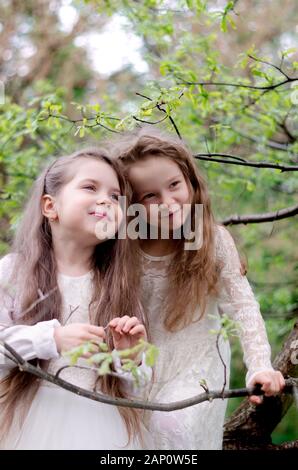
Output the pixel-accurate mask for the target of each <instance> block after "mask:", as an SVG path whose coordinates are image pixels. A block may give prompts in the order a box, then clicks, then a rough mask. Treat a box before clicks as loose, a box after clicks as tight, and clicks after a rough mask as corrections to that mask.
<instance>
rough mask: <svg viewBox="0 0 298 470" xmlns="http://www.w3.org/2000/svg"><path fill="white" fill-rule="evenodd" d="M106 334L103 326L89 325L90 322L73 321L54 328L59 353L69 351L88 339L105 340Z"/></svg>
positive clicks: (95, 341)
mask: <svg viewBox="0 0 298 470" xmlns="http://www.w3.org/2000/svg"><path fill="white" fill-rule="evenodd" d="M105 336H106V334H105V331H104V329H103V327H102V326H95V325H89V323H71V324H70V325H66V326H58V327H56V328H55V329H54V339H55V341H56V346H57V351H58V352H59V353H61V352H62V351H68V350H70V349H72V348H75V347H77V346H79V345H80V344H82V343H85V342H87V341H93V342H94V343H97V344H98V343H100V342H102V341H104V339H105Z"/></svg>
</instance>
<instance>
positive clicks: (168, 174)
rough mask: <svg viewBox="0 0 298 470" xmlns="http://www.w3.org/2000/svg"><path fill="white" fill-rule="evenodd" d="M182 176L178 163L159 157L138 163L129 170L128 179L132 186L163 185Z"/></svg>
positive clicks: (148, 158)
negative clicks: (166, 181)
mask: <svg viewBox="0 0 298 470" xmlns="http://www.w3.org/2000/svg"><path fill="white" fill-rule="evenodd" d="M181 174H182V171H181V169H180V167H179V165H178V164H177V163H176V162H174V161H173V160H171V159H170V158H166V157H157V156H152V157H147V158H145V159H144V160H140V161H137V162H135V163H133V164H132V165H131V166H130V168H129V170H128V178H129V180H130V182H131V183H132V185H139V184H141V185H143V184H146V183H149V184H150V183H155V184H157V183H162V182H164V181H165V180H168V179H170V178H174V177H175V176H181Z"/></svg>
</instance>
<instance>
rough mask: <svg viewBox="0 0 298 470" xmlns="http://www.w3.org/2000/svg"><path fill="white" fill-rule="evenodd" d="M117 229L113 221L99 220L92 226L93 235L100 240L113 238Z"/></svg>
mask: <svg viewBox="0 0 298 470" xmlns="http://www.w3.org/2000/svg"><path fill="white" fill-rule="evenodd" d="M117 231H118V226H117V225H116V224H115V223H113V222H107V221H101V220H99V221H98V222H97V223H96V225H95V228H94V233H95V236H96V238H97V239H98V240H100V241H105V240H109V239H111V238H115V235H116V233H117Z"/></svg>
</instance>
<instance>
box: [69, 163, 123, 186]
mask: <svg viewBox="0 0 298 470" xmlns="http://www.w3.org/2000/svg"><path fill="white" fill-rule="evenodd" d="M71 171H72V179H75V180H82V179H87V178H90V179H96V180H102V179H107V178H109V179H113V180H116V181H118V176H117V174H116V172H115V170H114V168H113V167H112V166H111V165H109V164H108V163H107V162H105V161H103V160H99V159H98V160H95V159H91V158H90V159H83V158H82V159H80V160H78V161H77V162H74V165H73V168H72V169H71Z"/></svg>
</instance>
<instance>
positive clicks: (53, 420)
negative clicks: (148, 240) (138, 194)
mask: <svg viewBox="0 0 298 470" xmlns="http://www.w3.org/2000/svg"><path fill="white" fill-rule="evenodd" d="M123 194H126V195H127V196H129V193H128V191H127V186H126V184H125V181H124V179H123V176H122V174H121V172H120V171H119V168H118V164H117V163H116V162H112V161H111V160H110V159H109V157H108V156H107V155H106V153H105V152H103V151H101V150H97V149H89V150H88V149H87V150H83V151H80V152H77V153H74V154H72V155H70V156H65V157H61V158H58V159H57V160H55V161H54V162H53V163H52V164H51V165H50V166H49V167H48V168H47V169H46V170H45V171H44V172H43V173H42V174H41V176H40V177H39V178H38V179H37V181H36V183H35V187H34V190H33V192H32V195H31V198H30V200H29V202H28V205H27V208H26V210H25V213H24V216H23V220H22V223H21V225H20V227H19V230H18V233H17V236H16V239H15V243H14V247H13V253H12V254H9V255H7V256H6V257H4V258H3V259H2V260H1V262H0V286H1V291H0V292H1V299H0V322H1V326H2V330H1V331H0V340H1V341H6V342H7V343H8V344H9V345H10V346H12V347H13V348H14V349H15V350H16V352H18V353H19V354H20V355H21V356H22V357H23V358H24V359H26V360H33V362H34V363H35V364H37V363H38V364H40V366H41V367H42V368H44V369H45V370H47V371H48V372H50V373H52V374H55V373H56V372H57V371H58V370H59V369H60V368H61V367H63V366H65V365H66V364H67V363H68V362H67V360H66V359H65V358H64V357H62V356H61V354H60V353H61V352H62V351H67V350H69V349H72V348H73V347H76V346H78V345H79V344H81V343H82V342H85V341H94V342H95V343H98V342H100V341H103V340H106V341H107V343H108V345H109V346H110V348H113V347H114V348H116V349H123V348H126V347H128V346H133V345H135V344H136V343H137V342H138V340H139V339H140V338H144V339H146V331H145V327H144V325H143V324H142V321H143V314H142V311H141V308H140V304H139V301H138V298H137V296H136V295H135V294H134V293H135V292H136V290H135V289H134V283H135V280H134V272H135V270H134V269H131V268H133V260H132V258H131V253H130V247H129V242H128V241H127V240H121V241H120V240H116V239H109V240H107V239H106V238H107V236H108V237H110V238H112V237H113V234H115V232H116V231H117V229H118V228H119V224H120V222H121V220H122V219H123V214H122V210H121V207H120V204H119V196H120V195H123ZM106 234H108V235H106ZM128 266H129V269H128ZM57 285H58V289H57V288H56V290H55V287H57ZM12 286H15V289H14V290H13V288H12ZM47 294H49V295H47ZM41 299H43V300H42V301H41ZM38 300H39V301H38ZM36 301H37V302H36ZM119 315H120V316H119ZM132 315H134V316H132ZM112 319H113V321H112ZM109 323H110V325H109ZM107 325H109V326H110V328H109V329H108V330H107V331H106V330H105V327H106V326H107ZM2 352H3V349H2ZM2 357H3V356H2ZM81 361H82V363H83V364H84V360H83V359H82V360H81ZM114 362H115V363H114V367H115V369H116V371H117V372H118V373H119V376H120V379H121V380H120V379H119V378H118V377H115V376H112V377H111V376H109V377H107V376H105V377H103V379H102V383H101V387H100V388H101V390H102V391H103V392H105V393H110V394H111V395H113V396H119V397H124V396H126V395H127V394H131V393H132V392H133V391H132V383H133V382H132V377H131V375H130V374H129V373H125V372H122V370H121V367H120V364H119V359H118V360H117V358H116V357H115V361H114ZM83 364H81V365H83ZM85 366H86V364H85ZM0 369H1V371H2V375H5V378H4V379H3V380H2V381H1V383H0V391H1V402H0V418H1V427H0V429H1V431H2V435H1V438H0V447H1V448H3V449H119V448H121V449H123V448H125V449H127V448H129V449H134V448H140V446H141V443H140V439H139V438H138V437H137V435H138V434H139V433H140V432H141V431H142V429H141V428H142V426H141V422H140V418H139V413H138V412H136V411H135V410H132V409H128V408H119V409H118V408H117V407H115V406H111V405H105V404H102V403H98V402H95V401H91V400H89V399H87V398H85V397H81V396H79V395H75V394H72V393H69V392H68V391H66V390H64V389H62V388H59V387H57V386H55V385H53V384H50V383H49V382H45V381H40V380H38V379H37V378H35V377H34V376H33V375H30V374H28V373H24V372H21V371H20V370H19V369H18V368H15V367H14V365H13V364H12V363H11V362H9V361H7V360H6V362H4V361H3V360H2V361H1V365H0ZM138 372H139V374H140V378H141V380H142V381H143V383H145V379H144V373H145V374H146V376H147V377H148V379H149V378H150V373H151V369H150V368H148V366H146V364H145V363H144V360H143V362H142V364H141V365H140V367H139V370H138ZM7 373H8V375H7ZM60 377H61V378H63V379H65V380H67V381H68V382H71V383H73V384H75V385H77V386H80V387H83V388H87V389H89V390H93V389H94V387H95V384H96V383H97V378H98V376H97V374H96V372H94V370H93V371H92V370H90V369H89V370H87V369H86V368H85V369H79V368H66V369H64V370H63V371H62V372H61V373H60ZM128 438H130V440H129V444H128V446H126V445H127V441H128ZM125 446H126V447H125Z"/></svg>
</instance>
